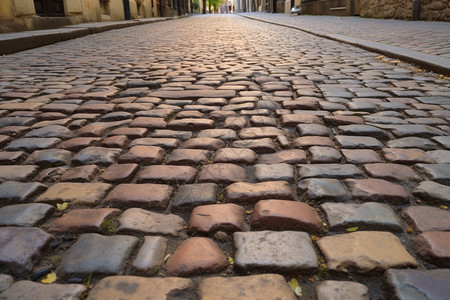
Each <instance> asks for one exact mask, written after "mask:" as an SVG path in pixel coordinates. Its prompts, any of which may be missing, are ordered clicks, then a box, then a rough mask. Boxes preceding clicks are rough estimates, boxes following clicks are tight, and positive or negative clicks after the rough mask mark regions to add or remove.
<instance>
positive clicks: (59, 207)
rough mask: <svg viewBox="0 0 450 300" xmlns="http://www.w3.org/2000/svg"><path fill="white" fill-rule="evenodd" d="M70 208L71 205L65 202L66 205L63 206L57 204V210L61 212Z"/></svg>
mask: <svg viewBox="0 0 450 300" xmlns="http://www.w3.org/2000/svg"><path fill="white" fill-rule="evenodd" d="M68 207H69V203H67V202H64V203H62V204H59V203H56V208H57V209H58V210H59V211H63V210H66V209H67V208H68Z"/></svg>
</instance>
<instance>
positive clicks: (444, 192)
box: [413, 181, 450, 203]
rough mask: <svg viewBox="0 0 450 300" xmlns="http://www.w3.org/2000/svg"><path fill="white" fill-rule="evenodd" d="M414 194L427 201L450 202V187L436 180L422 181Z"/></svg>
mask: <svg viewBox="0 0 450 300" xmlns="http://www.w3.org/2000/svg"><path fill="white" fill-rule="evenodd" d="M413 194H414V196H417V197H420V198H422V199H424V200H425V201H427V202H447V203H448V202H450V197H449V195H450V187H449V186H447V185H443V184H440V183H437V182H434V181H422V182H421V183H419V185H418V186H416V187H415V188H414V190H413Z"/></svg>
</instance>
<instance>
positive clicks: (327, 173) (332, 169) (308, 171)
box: [298, 164, 363, 179]
mask: <svg viewBox="0 0 450 300" xmlns="http://www.w3.org/2000/svg"><path fill="white" fill-rule="evenodd" d="M362 175H363V173H362V171H361V170H360V169H359V168H358V167H357V166H355V165H351V164H344V165H340V164H311V165H303V164H302V165H299V169H298V176H299V178H300V179H305V178H312V177H318V178H335V179H345V178H355V177H356V178H357V177H362Z"/></svg>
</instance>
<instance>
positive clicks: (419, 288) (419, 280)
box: [384, 269, 450, 300]
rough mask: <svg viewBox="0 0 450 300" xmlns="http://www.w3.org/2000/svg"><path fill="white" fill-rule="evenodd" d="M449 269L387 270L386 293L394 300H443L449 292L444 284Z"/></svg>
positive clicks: (448, 276) (385, 277)
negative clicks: (394, 299)
mask: <svg viewBox="0 0 450 300" xmlns="http://www.w3.org/2000/svg"><path fill="white" fill-rule="evenodd" d="M449 279H450V270H449V269H437V270H410V269H399V270H396V269H389V270H387V271H386V272H385V273H384V282H385V284H386V286H387V291H386V293H387V294H389V295H392V296H393V297H395V298H396V299H402V300H403V299H405V300H406V299H414V298H417V299H420V298H424V297H425V299H445V298H446V297H447V295H448V294H449V292H450V287H449V286H448V285H447V284H446V283H447V282H448V280H449Z"/></svg>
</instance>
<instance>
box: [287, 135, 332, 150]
mask: <svg viewBox="0 0 450 300" xmlns="http://www.w3.org/2000/svg"><path fill="white" fill-rule="evenodd" d="M292 146H294V147H298V148H309V147H311V146H322V147H334V142H333V140H332V139H330V138H329V137H326V136H313V135H312V136H302V137H299V138H296V139H294V140H293V141H292Z"/></svg>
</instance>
